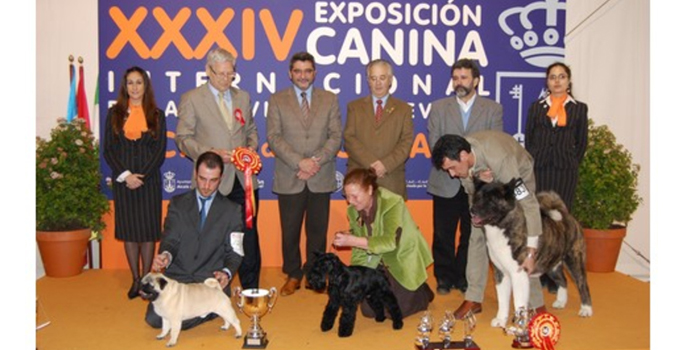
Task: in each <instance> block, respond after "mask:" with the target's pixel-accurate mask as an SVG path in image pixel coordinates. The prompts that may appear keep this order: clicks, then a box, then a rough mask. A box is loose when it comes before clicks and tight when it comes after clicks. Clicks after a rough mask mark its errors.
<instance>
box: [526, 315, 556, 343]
mask: <svg viewBox="0 0 700 350" xmlns="http://www.w3.org/2000/svg"><path fill="white" fill-rule="evenodd" d="M528 331H529V333H530V341H531V342H532V345H533V346H534V347H536V348H538V349H544V350H554V345H555V344H556V343H557V342H558V341H559V336H560V335H561V324H560V323H559V320H557V318H556V317H555V316H554V315H552V314H550V313H548V312H543V313H541V314H537V315H536V316H535V317H533V318H532V320H530V324H529V325H528Z"/></svg>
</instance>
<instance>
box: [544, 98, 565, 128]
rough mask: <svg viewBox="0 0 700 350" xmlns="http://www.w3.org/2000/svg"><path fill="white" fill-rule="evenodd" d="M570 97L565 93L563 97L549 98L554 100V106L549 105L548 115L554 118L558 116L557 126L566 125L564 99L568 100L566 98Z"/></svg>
mask: <svg viewBox="0 0 700 350" xmlns="http://www.w3.org/2000/svg"><path fill="white" fill-rule="evenodd" d="M567 97H569V96H568V95H563V96H561V97H554V96H551V95H550V96H549V99H550V100H552V106H551V107H549V111H548V112H547V116H548V117H549V119H551V120H554V118H557V117H559V118H558V119H557V126H566V109H565V108H564V101H566V98H567Z"/></svg>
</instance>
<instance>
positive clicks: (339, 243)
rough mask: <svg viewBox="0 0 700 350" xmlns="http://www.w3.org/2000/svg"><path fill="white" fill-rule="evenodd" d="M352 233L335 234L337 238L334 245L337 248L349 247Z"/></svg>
mask: <svg viewBox="0 0 700 350" xmlns="http://www.w3.org/2000/svg"><path fill="white" fill-rule="evenodd" d="M351 238H352V237H351V236H350V233H349V232H347V231H338V232H336V233H335V238H334V239H333V245H334V246H336V247H347V246H348V243H349V242H350V239H351Z"/></svg>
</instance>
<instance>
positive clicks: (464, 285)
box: [454, 282, 467, 293]
mask: <svg viewBox="0 0 700 350" xmlns="http://www.w3.org/2000/svg"><path fill="white" fill-rule="evenodd" d="M454 287H455V289H459V291H460V292H462V293H466V292H467V282H464V283H459V284H455V285H454Z"/></svg>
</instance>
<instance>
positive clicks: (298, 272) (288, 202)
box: [278, 186, 331, 280]
mask: <svg viewBox="0 0 700 350" xmlns="http://www.w3.org/2000/svg"><path fill="white" fill-rule="evenodd" d="M330 203H331V194H330V193H314V192H311V191H310V190H309V188H308V187H306V186H304V190H303V191H301V192H300V193H297V194H278V205H279V211H280V221H281V222H282V258H283V263H282V271H283V272H284V273H285V274H287V276H289V277H290V278H296V279H299V280H301V279H302V277H303V276H304V275H305V272H306V271H307V270H308V268H309V266H311V263H312V262H313V257H314V254H313V253H314V252H316V251H320V252H324V253H325V251H326V240H327V236H328V218H329V215H330ZM302 222H304V224H305V225H304V227H305V229H306V263H305V264H304V266H303V268H302V264H301V251H300V249H299V244H300V241H301V224H302Z"/></svg>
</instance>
